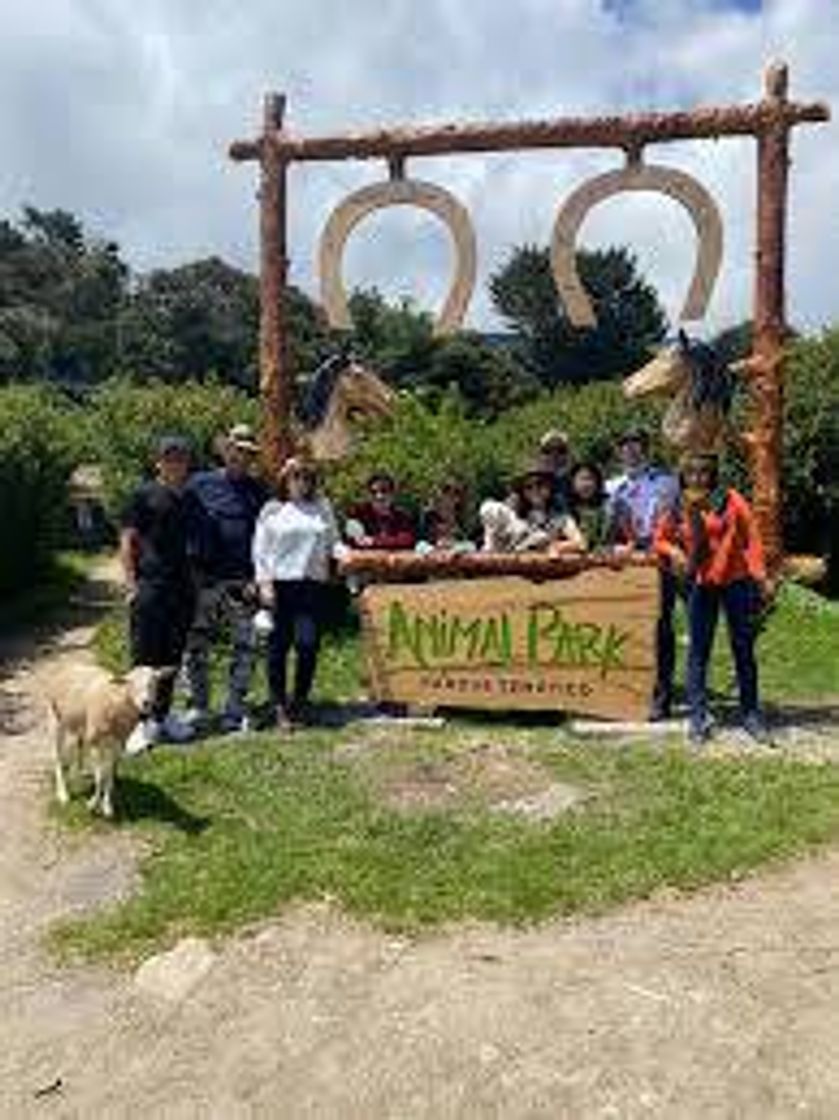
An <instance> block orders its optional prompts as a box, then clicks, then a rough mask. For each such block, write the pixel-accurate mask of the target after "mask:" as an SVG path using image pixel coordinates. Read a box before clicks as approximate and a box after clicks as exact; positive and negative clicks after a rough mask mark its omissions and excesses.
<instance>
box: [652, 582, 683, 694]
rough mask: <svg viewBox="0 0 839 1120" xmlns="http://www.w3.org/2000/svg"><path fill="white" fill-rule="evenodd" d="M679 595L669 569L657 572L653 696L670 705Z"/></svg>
mask: <svg viewBox="0 0 839 1120" xmlns="http://www.w3.org/2000/svg"><path fill="white" fill-rule="evenodd" d="M678 598H679V582H678V580H677V579H676V577H675V576H674V575H673V573H672V572H670V571H667V570H666V569H662V570H661V571H660V572H659V599H658V621H657V622H656V627H655V656H656V679H655V691H654V692H653V699H654V701H655V703H656V704H657V705H660V706H661V707H664V708H669V707H670V704H671V703H672V700H673V677H674V675H675V672H676V632H675V629H674V626H673V615H674V613H675V610H676V600H677V599H678Z"/></svg>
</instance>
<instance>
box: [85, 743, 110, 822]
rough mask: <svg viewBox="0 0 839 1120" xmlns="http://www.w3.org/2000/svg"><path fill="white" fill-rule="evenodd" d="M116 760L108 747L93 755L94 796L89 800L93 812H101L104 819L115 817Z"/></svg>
mask: <svg viewBox="0 0 839 1120" xmlns="http://www.w3.org/2000/svg"><path fill="white" fill-rule="evenodd" d="M113 793H114V760H113V756H112V753H111V751H110V750H109V749H108V748H107V747H102V748H99V749H97V750H96V751H95V752H94V755H93V794H92V796H91V797H90V798H89V800H88V803H87V805H88V808H89V809H90V810H91V812H94V813H95V812H96V811H97V810H99V811H100V812H101V813H102V816H103V817H112V816H113V815H114V803H113Z"/></svg>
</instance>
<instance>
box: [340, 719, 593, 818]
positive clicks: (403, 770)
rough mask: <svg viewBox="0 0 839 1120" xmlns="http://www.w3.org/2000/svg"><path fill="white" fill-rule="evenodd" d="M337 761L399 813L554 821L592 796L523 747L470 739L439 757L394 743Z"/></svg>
mask: <svg viewBox="0 0 839 1120" xmlns="http://www.w3.org/2000/svg"><path fill="white" fill-rule="evenodd" d="M335 757H336V758H338V759H342V760H344V761H348V762H350V763H354V764H355V765H357V766H358V767H359V768H360V770H361V771H362V773H363V774H364V776H365V777H366V778H367V780H368V781H369V783H370V784H371V786H372V788H373V790H374V792H375V794H376V796H377V797H379V798H380V799H381V801H382V802H383V803H384V804H385V805H387V806H388V807H389V808H392V809H395V810H396V811H398V812H417V811H432V810H435V811H436V810H446V809H455V808H458V807H462V806H464V805H480V806H482V807H486V808H489V809H490V810H493V809H497V810H498V811H500V812H507V813H511V814H513V815H517V814H518V815H521V816H525V817H528V818H530V819H538V820H548V819H551V818H552V817H553V816H557V815H559V814H560V813H563V812H566V811H567V810H568V809H570V808H571V807H572V806H573V805H576V804H578V803H580V802H581V801H584V800H586V799H587V798H588V797H589V794H588V792H587V791H586V790H583V789H580V788H578V787H575V786H571V785H568V784H566V783H559V782H557V781H556V779H555V778H554V776H553V774H552V773H551V771H550V770H549V769H548V768H547V767H546V766H543V765H542V764H541V763H539V762H538V761H537V760H535V759H533V758H531V757H529V755H528V754H527V751H526V748H524V747H523V746H522V745H521V744H517V743H505V742H494V741H492V740H482V741H479V742H475V741H470V737H468V736H467V737H464V738H463V740H462V741H460V742H458V743H457V745H456V746H452V745H450V740H449V744H448V746H447V749H442V750H440V749H437V750H433V751H423V750H417V749H415V748H411V747H403V746H402V745H400V743H399V742H398V739H397V741H396V742H394V740H393V737H381V738H373V739H371V740H368V741H367V742H366V743H353V742H351V743H348V744H345V745H343V746H339V747H338V748H336V751H335Z"/></svg>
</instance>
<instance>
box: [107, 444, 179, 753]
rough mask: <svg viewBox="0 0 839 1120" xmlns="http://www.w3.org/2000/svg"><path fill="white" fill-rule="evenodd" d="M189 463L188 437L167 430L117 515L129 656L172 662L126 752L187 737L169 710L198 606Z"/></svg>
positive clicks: (140, 662) (157, 662)
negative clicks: (151, 472) (147, 475)
mask: <svg viewBox="0 0 839 1120" xmlns="http://www.w3.org/2000/svg"><path fill="white" fill-rule="evenodd" d="M189 469H190V447H189V444H188V442H187V441H186V440H185V439H184V438H183V437H181V436H176V435H170V436H164V437H163V438H162V439H161V440H160V441H159V442H158V444H157V450H156V458H155V477H154V478H153V479H151V480H150V481H148V482H144V483H143V484H142V485H141V486H140V487H138V489H137V490H135V492H134V494H133V495H132V496H131V499H130V500H129V502H128V505H127V506H126V508H125V510H124V512H123V515H122V522H121V531H120V560H121V561H122V568H123V573H124V577H125V585H126V590H127V594H128V601H129V610H130V621H129V643H130V652H131V663H132V665H151V666H154V667H163V666H169V667H171V669H172V673H171V675H169V676H167V677H165V678H163V679H162V680H161V682H160V683H159V685H158V688H157V692H156V696H155V699H154V701H153V704H152V707H151V710H150V711H149V712H148V713H146V714H145V716H144V718H143V719H142V720H141V721H140V723H139V724H138V725H137V727H136V729H135V730H134V732H133V733H132V735H131V736H130V738H129V740H128V743H127V745H126V749H127V751H128V753H129V754H138V753H140V752H141V751H143V750H147V749H148V748H149V747H151V746H153V745H154V744H155V743H156V742H159V741H160V740H169V741H172V742H182V741H184V740H186V739H188V738H190V737H191V732H190V730H189V728H188V727H187V726H186V725H185V724H183V723H182V722H181V721H180V720H178V719H177V718H176V717H174V716H173V715H172V714H171V712H170V708H171V704H172V694H173V691H174V685H175V676H176V674H177V670H178V667H179V665H180V663H181V658H182V657H183V653H184V648H185V646H186V637H187V633H188V631H189V627H190V625H191V624H192V616H193V611H194V607H195V594H194V590H193V579H192V572H191V566H190V561H189V534H190V526H191V523H192V516H191V514H190V505H191V501H192V499H191V498H190V497H189V496H188V495H187V494H186V493H185V491H184V486H185V483H186V480H187V476H188V475H189Z"/></svg>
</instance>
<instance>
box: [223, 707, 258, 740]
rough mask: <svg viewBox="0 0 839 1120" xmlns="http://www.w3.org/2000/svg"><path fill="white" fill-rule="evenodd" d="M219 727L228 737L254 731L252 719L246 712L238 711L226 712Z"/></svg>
mask: <svg viewBox="0 0 839 1120" xmlns="http://www.w3.org/2000/svg"><path fill="white" fill-rule="evenodd" d="M219 727H220V728H221V730H222V731H223V732H224V733H225V734H228V735H232V734H236V732H243V731H251V730H252V728H251V721H250V717H249V716H248V715H247V714H246V713H245V712H237V711H228V712H225V713H224V714H223V715H222V717H221V720H220V722H219Z"/></svg>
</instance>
